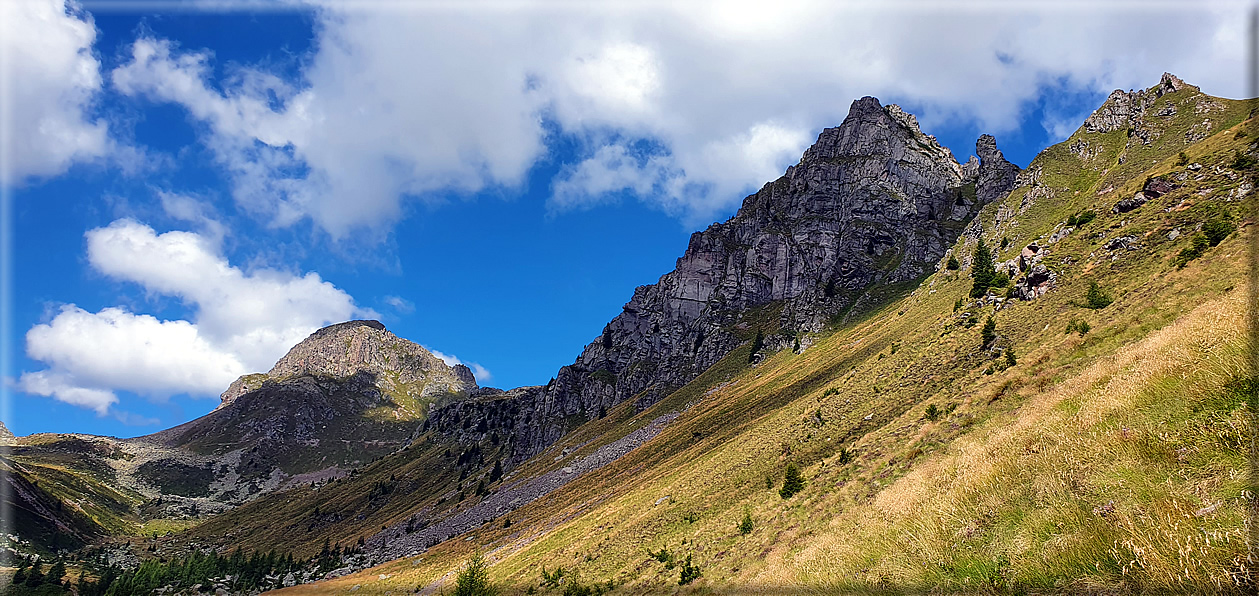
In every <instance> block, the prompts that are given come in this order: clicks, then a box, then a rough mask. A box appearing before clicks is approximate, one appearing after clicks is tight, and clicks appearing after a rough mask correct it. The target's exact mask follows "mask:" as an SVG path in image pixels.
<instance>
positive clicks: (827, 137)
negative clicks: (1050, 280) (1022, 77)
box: [514, 97, 1019, 458]
mask: <svg viewBox="0 0 1259 596" xmlns="http://www.w3.org/2000/svg"><path fill="white" fill-rule="evenodd" d="M977 152H978V153H979V158H978V160H977V161H976V162H974V164H973V166H971V171H970V172H964V171H963V168H962V166H961V165H959V164H958V163H957V160H956V159H955V158H954V157H953V154H952V153H951V152H949V150H948V149H945V148H944V147H942V146H941V145H940V143H939V142H937V140H936V139H935V138H934V137H932V136H929V135H926V134H924V133H923V132H922V130H921V128H920V127H919V124H918V120H917V118H915V117H914V116H913V115H912V114H909V113H907V112H905V111H904V110H902V109H901V108H900V107H899V106H896V105H889V106H886V107H885V106H883V105H882V104H880V103H879V100H878V99H876V98H874V97H863V98H860V99H857V100H855V101H853V102H852V104H851V106H850V107H849V111H848V116H847V117H846V118H845V119H844V121H843V122H842V123H840V125H839V126H836V127H833V128H827V129H824V130H823V131H822V132H821V133H820V134H819V135H818V138H817V141H816V142H815V143H814V144H813V145H812V146H811V147H809V148H808V149H807V150H806V151H805V152H804V154H803V156H802V157H801V159H800V162H799V163H797V164H796V165H793V166H791V167H789V168H788V169H787V171H786V173H785V174H784V175H783V176H782V177H780V178H778V179H777V180H774V181H772V182H769V183H767V184H765V186H764V187H762V188H761V190H760V191H758V192H756V193H754V194H752V195H749V196H748V197H747V198H745V199H744V200H743V205H742V207H741V208H740V209H739V211H738V213H736V214H735V215H734V216H733V217H731V218H730V219H729V220H727V221H725V222H722V223H715V224H713V225H711V226H709V227H708V228H707V229H705V230H703V231H700V232H696V233H694V234H692V235H691V238H690V242H689V243H688V244H687V247H686V251H685V252H684V253H683V255H682V256H681V258H679V259H678V261H677V266H676V268H675V269H674V270H673V271H671V272H669V273H666V274H665V275H664V276H662V277H661V278H660V280H659V281H658V282H657V283H655V284H652V285H647V286H642V287H639V288H637V289H636V290H635V291H634V295H633V297H632V298H631V299H630V301H629V302H628V303H627V304H626V305H625V306H624V308H623V310H622V312H621V313H620V314H619V315H617V316H616V317H615V318H614V319H613V320H612V321H610V322H609V323H608V324H607V325H606V326H605V327H604V329H603V333H602V334H601V336H600V337H598V338H596V339H595V340H594V341H592V342H591V343H590V344H589V345H587V346H586V348H585V350H584V351H583V352H582V354H581V356H579V357H578V359H577V361H576V362H574V363H573V364H572V365H569V366H565V367H563V368H561V369H560V371H559V372H558V374H556V376H555V379H554V381H553V382H552V383H549V384H548V385H547V386H546V387H538V388H535V389H533V390H531V391H529V392H526V393H523V394H521V397H520V398H519V400H518V401H519V402H520V409H519V413H520V414H519V415H520V416H521V417H522V418H521V420H522V422H523V421H524V420H532V421H535V422H534V423H533V424H528V423H523V424H520V425H518V427H517V428H518V434H517V435H516V436H515V437H514V440H515V450H516V452H515V456H516V457H517V458H524V457H527V456H529V455H532V454H534V453H537V452H538V451H539V450H540V449H542V448H544V447H545V446H546V445H548V444H550V442H551V441H553V440H555V439H556V438H557V437H559V436H560V435H561V434H562V432H563V430H562V429H561V428H560V427H559V426H557V425H556V424H551V423H550V422H548V421H560V420H564V419H565V418H566V417H568V416H572V415H577V414H583V413H584V414H585V415H587V416H590V415H592V413H597V412H600V411H603V410H604V409H606V408H609V407H611V406H613V405H615V404H616V403H618V402H620V401H622V400H625V399H628V398H631V397H635V396H636V399H637V401H638V404H639V406H645V405H647V404H649V403H652V402H653V401H655V400H656V399H659V398H660V397H663V396H664V395H667V394H668V393H669V392H671V391H672V390H674V389H676V388H678V387H681V386H683V385H685V384H686V383H687V382H689V381H690V380H691V379H693V378H695V376H696V375H698V374H699V373H700V372H702V371H704V370H705V369H707V368H708V367H710V366H711V365H712V364H714V363H715V362H717V361H718V360H720V359H721V358H722V357H724V356H725V355H726V354H728V353H729V352H730V351H731V350H732V349H734V348H735V347H737V346H738V345H739V344H741V343H743V342H746V341H750V340H751V338H752V337H753V336H755V335H756V334H757V332H758V331H762V332H764V334H765V336H766V339H765V340H766V342H767V345H771V344H770V343H769V342H778V343H777V345H779V346H782V345H783V343H785V344H786V345H788V346H789V345H791V339H790V338H791V337H794V336H796V334H797V333H799V332H809V331H817V330H819V329H821V328H822V327H824V326H825V325H827V324H828V322H829V321H831V320H833V318H834V317H836V316H839V315H840V314H841V313H852V312H857V311H859V310H860V308H861V307H864V306H867V305H868V303H869V301H870V300H871V298H870V295H869V293H868V292H869V289H870V288H871V287H873V286H874V285H876V284H879V285H881V284H897V283H907V282H912V281H913V280H915V279H919V278H921V277H922V276H924V275H926V274H928V273H930V272H931V271H933V270H934V268H935V266H936V264H937V263H938V262H939V260H940V258H941V257H942V256H943V254H944V251H945V249H946V247H948V246H951V245H952V244H953V242H954V240H955V239H956V238H957V235H958V234H959V233H960V232H961V230H962V229H963V228H964V227H965V225H966V222H967V221H968V220H970V219H971V218H972V217H974V215H975V213H976V212H977V211H978V209H979V207H981V206H982V205H983V203H985V202H987V201H990V200H992V199H993V198H996V197H999V196H1001V195H1003V194H1005V193H1007V192H1009V191H1010V189H1011V188H1012V186H1013V182H1014V177H1015V175H1016V174H1017V173H1018V171H1019V170H1018V168H1017V167H1016V166H1015V165H1014V164H1012V163H1010V162H1009V161H1007V160H1006V159H1005V158H1004V157H1003V156H1002V155H1001V152H1000V151H999V150H998V149H997V147H996V141H995V139H993V138H992V137H990V136H985V137H981V139H980V141H979V143H977ZM753 311H756V312H759V313H760V316H759V317H758V318H757V320H755V321H750V320H749V318H747V317H746V315H748V313H750V312H753ZM537 421H541V423H538V422H537Z"/></svg>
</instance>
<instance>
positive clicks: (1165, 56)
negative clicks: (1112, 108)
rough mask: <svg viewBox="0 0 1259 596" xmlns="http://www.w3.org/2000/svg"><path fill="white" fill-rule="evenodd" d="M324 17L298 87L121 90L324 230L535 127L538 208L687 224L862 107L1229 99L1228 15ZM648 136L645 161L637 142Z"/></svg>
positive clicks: (362, 219) (151, 53)
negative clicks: (575, 149)
mask: <svg viewBox="0 0 1259 596" xmlns="http://www.w3.org/2000/svg"><path fill="white" fill-rule="evenodd" d="M317 14H318V18H319V26H318V27H317V28H316V31H317V35H318V40H317V44H316V46H315V47H316V48H317V49H316V50H315V51H314V53H313V55H312V56H311V57H310V59H309V61H308V63H307V64H308V66H307V67H306V68H305V69H304V71H303V72H302V75H301V83H300V85H297V84H290V83H288V82H286V81H282V80H279V79H277V78H275V77H272V76H269V75H267V74H265V73H261V72H253V71H242V73H241V74H239V75H237V76H234V77H232V78H230V79H229V80H226V81H210V80H209V79H208V77H209V72H210V71H209V69H208V63H209V60H211V56H210V55H209V54H207V53H203V52H196V51H193V52H187V51H180V50H179V49H178V48H175V47H173V46H171V45H170V44H169V43H167V42H164V41H160V40H152V39H140V40H138V41H137V42H136V43H135V45H134V47H133V48H132V54H133V56H132V60H131V62H130V63H129V64H126V65H124V66H123V67H121V68H119V69H118V70H115V71H114V72H113V75H112V80H113V83H114V86H115V87H116V88H117V89H118V90H120V91H122V92H123V93H126V94H130V95H137V96H138V95H144V96H148V97H152V98H154V99H156V100H158V101H164V102H172V103H176V104H179V105H182V106H184V107H186V108H187V109H188V111H189V113H190V114H191V115H192V117H193V118H195V119H196V120H198V121H201V122H204V123H206V124H207V125H208V128H209V130H210V134H209V136H208V137H207V139H206V142H207V143H208V144H209V146H211V147H212V148H213V149H214V150H215V151H216V154H217V155H218V156H219V159H220V160H221V162H222V164H223V165H224V167H225V168H226V169H227V170H228V171H229V172H230V173H231V175H232V179H233V183H234V193H235V198H236V200H237V201H238V202H240V204H242V205H243V206H245V207H246V208H247V209H250V210H253V211H254V212H256V213H259V214H262V215H263V216H265V217H267V218H269V219H270V220H271V221H272V222H274V223H275V224H277V225H288V224H291V223H293V222H296V221H299V220H301V219H304V218H310V219H312V220H313V221H314V222H315V223H316V224H317V225H319V226H322V227H323V228H324V229H325V230H327V231H329V232H330V233H331V234H333V235H334V236H338V237H339V236H344V235H346V234H348V233H349V232H350V231H352V230H354V229H356V228H361V227H368V228H373V227H375V228H387V227H388V226H389V225H390V224H391V222H393V221H395V220H396V219H397V218H398V217H399V215H400V214H401V213H402V203H401V202H402V201H403V200H404V199H405V198H406V197H420V198H424V197H429V196H432V195H433V194H434V191H445V190H454V191H459V192H472V191H477V190H479V189H483V188H486V187H491V186H505V187H514V186H516V185H518V184H519V183H520V182H521V181H522V180H523V177H524V176H525V174H526V173H527V172H528V170H529V168H530V167H532V166H533V165H534V164H535V163H537V162H538V161H539V160H540V159H543V158H544V157H545V154H546V147H545V142H546V136H545V135H546V134H547V133H546V130H545V129H544V127H543V126H542V124H541V120H542V118H544V117H550V118H554V120H555V122H556V123H557V124H558V126H559V127H560V129H561V130H562V131H563V132H564V133H568V134H572V135H575V136H576V137H577V138H579V139H582V140H583V142H584V146H583V148H582V154H581V156H580V159H578V162H577V163H576V164H575V165H573V166H571V167H569V168H566V169H565V170H564V173H563V175H562V177H561V178H560V179H558V180H556V181H555V184H554V188H555V197H554V199H553V202H552V205H551V206H552V207H553V208H557V209H560V208H571V207H578V206H582V205H586V204H590V203H597V202H599V201H601V200H604V199H605V198H606V195H607V194H608V193H614V192H616V191H618V190H629V191H631V192H633V193H635V194H637V195H638V196H639V197H640V198H641V199H642V200H644V201H647V202H649V203H651V204H654V205H658V206H660V207H661V208H663V209H665V210H667V211H669V212H671V213H676V214H678V215H679V216H682V217H684V218H685V219H687V220H688V221H702V220H704V219H706V218H709V217H711V216H713V215H715V214H717V213H719V212H721V211H722V210H724V209H729V208H730V207H732V206H734V205H737V203H738V201H739V200H740V199H741V198H742V197H743V195H744V194H745V193H747V192H750V191H752V190H755V189H756V188H757V187H759V186H760V185H761V184H763V183H765V182H767V181H768V180H771V179H773V178H775V177H777V176H778V175H780V174H781V173H782V170H783V168H784V167H785V166H786V165H789V164H790V163H792V162H794V161H795V160H796V159H797V158H798V157H799V155H800V153H801V152H802V151H803V149H804V148H805V147H806V146H807V145H808V143H809V142H810V141H811V140H812V138H811V137H812V132H813V131H816V130H817V129H818V128H820V127H822V126H829V125H835V124H838V123H839V122H840V121H841V120H842V118H843V117H844V115H845V114H846V113H847V109H848V105H849V103H850V102H851V100H852V99H854V98H857V97H860V96H863V95H876V96H879V97H881V98H883V99H884V100H885V101H899V102H902V103H904V104H908V105H909V107H910V108H911V109H913V110H914V111H916V112H918V115H919V120H920V121H921V122H922V123H923V125H924V127H925V128H926V129H927V130H928V131H930V130H931V128H932V127H933V126H937V125H941V124H943V123H945V122H949V121H962V122H973V123H975V124H977V125H978V126H979V127H980V128H982V129H983V130H985V131H987V132H992V133H996V134H998V135H1000V134H1001V133H1003V132H1007V131H1009V130H1010V129H1012V128H1013V127H1014V126H1016V125H1017V123H1018V122H1019V121H1020V119H1021V117H1022V115H1023V111H1024V110H1025V109H1027V102H1029V101H1031V100H1033V99H1035V98H1036V97H1037V96H1038V95H1039V94H1040V93H1041V92H1042V91H1043V90H1044V89H1045V88H1046V86H1050V85H1063V84H1065V87H1066V89H1067V90H1068V91H1071V92H1073V93H1079V92H1081V91H1085V92H1100V93H1101V94H1103V95H1104V94H1105V93H1106V92H1109V91H1110V89H1112V88H1114V87H1123V88H1133V87H1143V86H1148V85H1152V84H1154V83H1155V82H1156V81H1157V80H1158V76H1159V74H1161V73H1162V72H1163V71H1164V70H1169V71H1172V72H1175V73H1177V74H1179V75H1180V76H1182V78H1184V79H1185V80H1186V81H1189V82H1191V83H1193V84H1197V85H1201V86H1202V87H1203V88H1204V90H1206V91H1207V92H1208V93H1213V94H1218V95H1224V96H1230V97H1237V96H1240V95H1242V93H1243V90H1242V85H1243V81H1242V79H1243V77H1240V76H1238V74H1239V73H1241V72H1243V67H1244V56H1243V54H1242V50H1243V48H1244V47H1245V44H1243V43H1240V40H1242V39H1244V23H1245V22H1246V19H1245V15H1246V12H1245V7H1244V6H1241V5H1236V6H1234V5H1226V4H1214V5H1210V6H1207V7H1205V8H1204V7H1199V6H1195V5H1190V4H1184V5H1179V4H1158V5H1156V6H1154V7H1145V6H1138V5H1137V4H1124V5H1120V6H1113V5H1112V6H1107V5H1102V6H1100V7H1093V6H1092V5H1087V4H1084V3H1073V4H1069V5H1067V6H1066V7H1065V8H1054V7H1052V6H1049V5H1044V4H1042V3H1036V4H1030V3H1029V4H1011V5H1000V6H997V5H993V4H990V3H984V4H980V5H966V4H961V5H946V6H941V7H934V6H926V5H922V4H919V3H910V4H892V5H890V6H888V7H883V8H870V7H863V6H862V7H859V6H858V5H855V4H852V3H835V2H786V3H782V4H781V5H780V4H779V3H776V4H775V5H774V6H772V7H769V6H768V5H765V4H764V3H756V2H747V3H738V4H732V3H726V2H721V3H677V4H675V5H667V6H666V5H661V4H657V3H647V4H645V5H642V6H636V5H632V4H613V5H608V6H601V7H600V8H590V7H586V6H577V5H549V6H541V7H533V8H528V7H524V8H521V7H513V8H510V9H494V8H486V7H483V6H482V7H477V8H462V7H451V6H447V5H427V4H420V5H408V4H403V5H395V4H385V5H381V4H373V5H371V8H365V7H362V6H358V5H351V4H344V3H331V4H328V5H325V6H321V7H320V8H319V11H318V13H317ZM1064 82H1065V83H1064ZM220 89H221V90H220ZM272 96H274V97H275V98H277V100H278V101H272V100H271V97H272ZM277 104H278V107H276V106H277ZM1050 126H1051V128H1054V127H1055V124H1054V123H1050ZM1061 128H1062V126H1061V125H1057V126H1056V128H1054V132H1055V133H1057V132H1060V131H1061ZM641 144H645V145H647V146H650V147H653V148H654V149H653V150H652V151H651V152H650V153H649V154H648V155H642V154H640V153H638V152H635V151H634V150H631V149H630V148H631V147H635V146H639V145H641ZM963 149H969V147H967V148H963ZM657 158H659V159H657ZM665 160H667V161H665ZM666 164H667V165H666Z"/></svg>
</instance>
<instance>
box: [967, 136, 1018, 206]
mask: <svg viewBox="0 0 1259 596" xmlns="http://www.w3.org/2000/svg"><path fill="white" fill-rule="evenodd" d="M975 154H976V155H978V156H979V168H978V172H977V173H976V184H975V186H976V194H977V195H978V197H979V202H980V203H982V204H987V203H991V202H992V201H995V200H997V199H999V198H1001V197H1003V196H1005V195H1006V194H1008V193H1009V192H1010V190H1011V189H1013V188H1014V185H1015V179H1016V178H1017V177H1018V175H1019V167H1018V166H1016V165H1014V164H1012V163H1010V162H1009V161H1007V160H1006V158H1005V156H1004V155H1002V154H1001V150H999V149H997V139H995V138H993V136H992V135H982V136H980V137H979V140H978V141H976V142H975Z"/></svg>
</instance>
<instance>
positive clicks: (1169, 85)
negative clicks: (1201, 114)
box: [1154, 72, 1199, 97]
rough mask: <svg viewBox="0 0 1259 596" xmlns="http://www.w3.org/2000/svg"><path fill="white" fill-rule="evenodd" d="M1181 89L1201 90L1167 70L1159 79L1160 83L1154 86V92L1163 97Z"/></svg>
mask: <svg viewBox="0 0 1259 596" xmlns="http://www.w3.org/2000/svg"><path fill="white" fill-rule="evenodd" d="M1181 89H1192V90H1194V91H1199V89H1198V88H1197V87H1195V86H1193V85H1190V84H1189V83H1186V82H1184V81H1182V80H1180V77H1178V76H1176V75H1174V74H1172V73H1170V72H1165V73H1163V77H1162V78H1160V79H1159V81H1158V85H1157V86H1156V87H1155V88H1154V93H1155V95H1156V96H1157V97H1162V96H1164V95H1167V94H1168V93H1173V92H1176V91H1180V90H1181Z"/></svg>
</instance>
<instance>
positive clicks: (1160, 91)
mask: <svg viewBox="0 0 1259 596" xmlns="http://www.w3.org/2000/svg"><path fill="white" fill-rule="evenodd" d="M1181 89H1192V90H1194V91H1198V88H1197V87H1195V86H1193V85H1190V84H1188V83H1186V82H1184V81H1182V80H1180V79H1179V78H1178V77H1177V76H1176V75H1173V74H1171V73H1169V72H1165V73H1163V77H1162V78H1161V79H1160V80H1159V83H1158V84H1157V85H1155V86H1153V87H1151V88H1149V89H1138V90H1136V91H1131V90H1130V91H1124V90H1122V89H1116V90H1114V91H1112V92H1111V93H1110V96H1109V97H1107V98H1106V101H1105V102H1104V103H1102V105H1101V107H1099V108H1097V110H1095V111H1094V112H1093V113H1092V114H1091V115H1089V117H1088V118H1087V119H1085V120H1084V130H1086V131H1088V132H1111V131H1115V130H1120V129H1124V128H1129V127H1133V126H1136V125H1137V124H1138V121H1139V119H1140V118H1141V116H1142V115H1144V114H1145V111H1146V109H1147V108H1149V107H1150V106H1152V105H1154V100H1156V99H1158V98H1160V97H1162V96H1164V95H1167V94H1168V93H1173V92H1176V91H1180V90H1181ZM1174 114H1175V110H1174V108H1173V110H1172V111H1171V112H1170V113H1163V114H1158V115H1159V116H1170V115H1174ZM1134 132H1135V133H1136V134H1140V132H1141V131H1134Z"/></svg>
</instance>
